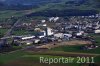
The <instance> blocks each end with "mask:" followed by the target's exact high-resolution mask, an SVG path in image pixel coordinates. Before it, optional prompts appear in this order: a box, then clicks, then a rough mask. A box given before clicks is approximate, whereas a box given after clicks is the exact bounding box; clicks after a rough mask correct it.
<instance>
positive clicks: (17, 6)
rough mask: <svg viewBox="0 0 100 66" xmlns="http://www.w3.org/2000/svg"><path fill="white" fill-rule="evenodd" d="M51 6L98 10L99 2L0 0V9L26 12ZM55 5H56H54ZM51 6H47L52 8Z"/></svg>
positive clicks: (88, 0) (96, 0) (83, 0)
mask: <svg viewBox="0 0 100 66" xmlns="http://www.w3.org/2000/svg"><path fill="white" fill-rule="evenodd" d="M50 3H51V4H52V5H53V6H56V7H55V8H57V7H59V8H81V7H82V8H85V7H86V8H87V7H89V8H99V7H100V5H99V4H100V0H0V9H14V10H25V9H26V10H27V9H32V8H38V7H41V5H46V4H50ZM54 4H57V5H54ZM52 5H49V6H50V7H52Z"/></svg>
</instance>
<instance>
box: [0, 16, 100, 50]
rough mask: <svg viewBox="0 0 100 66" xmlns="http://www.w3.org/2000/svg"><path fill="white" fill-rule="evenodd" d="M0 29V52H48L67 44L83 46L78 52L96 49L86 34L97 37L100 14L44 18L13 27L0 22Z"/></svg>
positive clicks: (99, 32)
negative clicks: (2, 31) (19, 50)
mask: <svg viewBox="0 0 100 66" xmlns="http://www.w3.org/2000/svg"><path fill="white" fill-rule="evenodd" d="M8 28H9V29H8ZM0 29H8V30H7V31H6V33H5V34H4V35H3V36H1V37H0V52H9V51H12V47H13V46H14V47H15V46H17V47H21V48H23V49H27V48H30V47H33V46H34V47H35V48H44V49H50V48H53V47H57V46H62V45H70V44H72V45H75V44H86V45H85V46H82V47H80V50H88V49H95V48H98V47H99V46H98V45H95V43H96V41H95V39H94V38H93V37H92V36H89V35H90V34H100V14H96V15H90V16H69V17H65V18H64V17H46V18H44V19H40V20H39V19H34V20H31V21H30V22H20V21H18V22H17V23H15V24H11V23H6V22H5V23H2V22H1V23H0ZM20 33H21V34H20ZM87 44H88V45H87ZM14 50H15V49H14Z"/></svg>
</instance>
